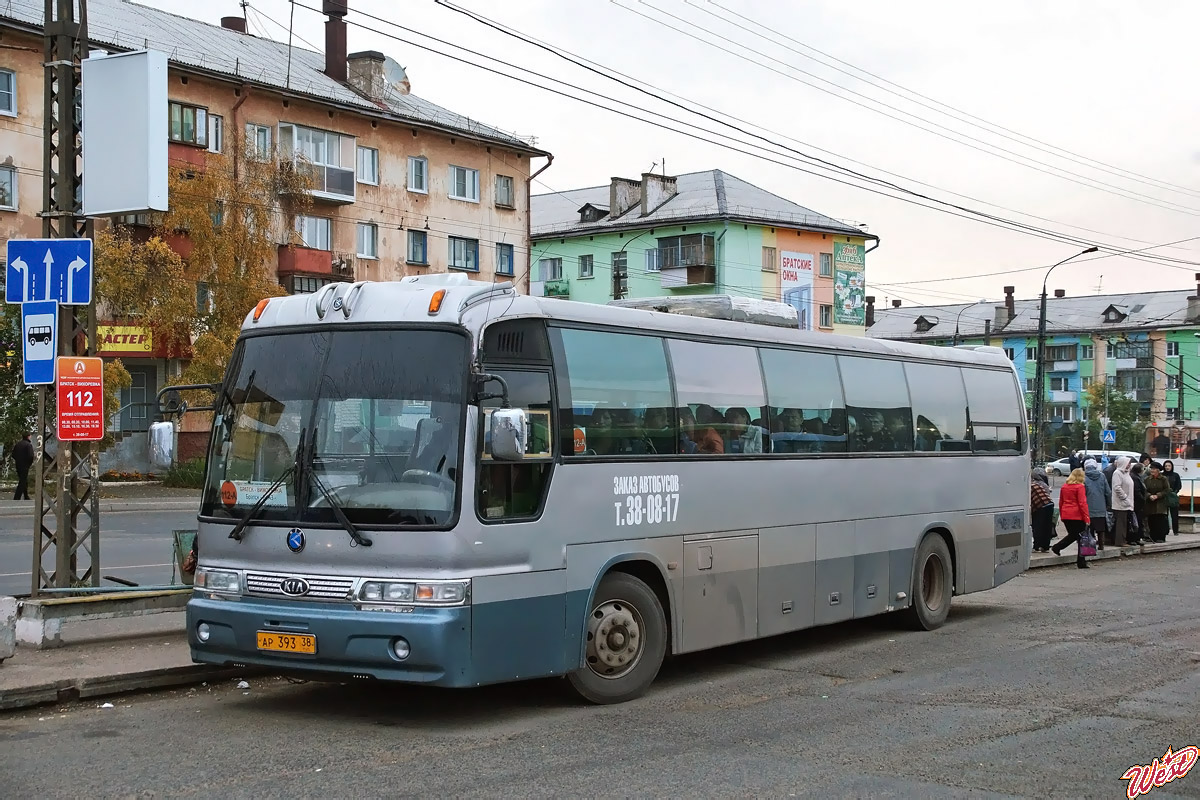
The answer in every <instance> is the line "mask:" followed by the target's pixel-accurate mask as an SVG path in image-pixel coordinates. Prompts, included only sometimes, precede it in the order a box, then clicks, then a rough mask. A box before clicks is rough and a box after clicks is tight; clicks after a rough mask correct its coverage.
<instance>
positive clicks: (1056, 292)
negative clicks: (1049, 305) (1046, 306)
mask: <svg viewBox="0 0 1200 800" xmlns="http://www.w3.org/2000/svg"><path fill="white" fill-rule="evenodd" d="M1054 296H1055V297H1066V296H1067V290H1066V289H1055V290H1054Z"/></svg>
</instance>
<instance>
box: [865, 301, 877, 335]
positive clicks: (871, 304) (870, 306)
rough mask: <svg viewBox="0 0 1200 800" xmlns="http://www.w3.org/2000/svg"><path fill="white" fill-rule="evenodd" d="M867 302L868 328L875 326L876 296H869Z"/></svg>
mask: <svg viewBox="0 0 1200 800" xmlns="http://www.w3.org/2000/svg"><path fill="white" fill-rule="evenodd" d="M866 300H867V327H868V328H869V327H871V326H872V325H874V324H875V295H873V294H869V295H867V297H866Z"/></svg>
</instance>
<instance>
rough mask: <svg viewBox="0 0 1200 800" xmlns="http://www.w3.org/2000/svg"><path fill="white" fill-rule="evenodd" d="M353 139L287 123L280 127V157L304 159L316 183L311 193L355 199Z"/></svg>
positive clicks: (354, 149) (335, 197)
mask: <svg viewBox="0 0 1200 800" xmlns="http://www.w3.org/2000/svg"><path fill="white" fill-rule="evenodd" d="M354 141H355V140H354V137H353V136H346V135H344V134H341V133H332V132H330V131H322V130H317V129H316V128H305V127H304V126H302V125H293V124H292V123H290V122H281V123H280V124H279V149H280V151H281V152H280V155H281V156H283V157H284V158H286V159H289V160H297V161H298V160H300V159H303V160H304V162H305V165H306V166H307V167H309V168H310V169H311V170H312V174H313V178H314V180H315V184H316V185H315V187H314V191H313V193H314V194H315V195H317V196H326V197H331V198H333V199H339V200H341V199H350V200H353V199H354V161H355V151H356V148H355V144H354Z"/></svg>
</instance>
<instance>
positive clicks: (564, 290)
mask: <svg viewBox="0 0 1200 800" xmlns="http://www.w3.org/2000/svg"><path fill="white" fill-rule="evenodd" d="M544 291H545V294H543V295H542V296H543V297H562V298H569V297H570V296H571V282H570V281H569V280H567V279H566V278H560V279H558V280H556V281H546V283H545V289H544Z"/></svg>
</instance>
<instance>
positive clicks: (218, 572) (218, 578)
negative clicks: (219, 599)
mask: <svg viewBox="0 0 1200 800" xmlns="http://www.w3.org/2000/svg"><path fill="white" fill-rule="evenodd" d="M192 586H193V588H196V589H203V590H204V591H206V592H223V593H225V594H241V591H242V581H241V578H240V577H239V576H238V574H237V573H236V572H230V571H229V570H223V569H208V568H207V567H197V568H196V577H195V579H194V580H193V581H192Z"/></svg>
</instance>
